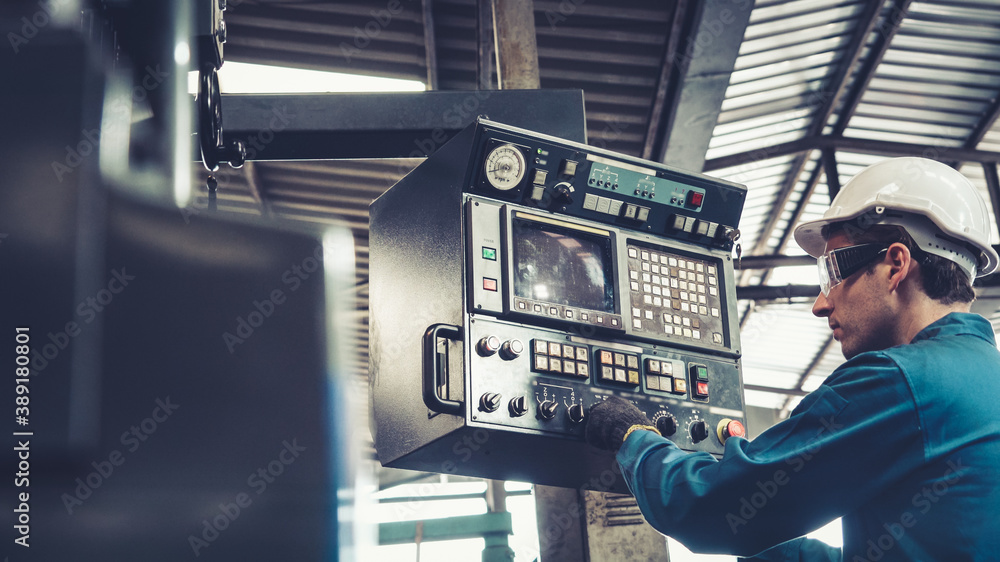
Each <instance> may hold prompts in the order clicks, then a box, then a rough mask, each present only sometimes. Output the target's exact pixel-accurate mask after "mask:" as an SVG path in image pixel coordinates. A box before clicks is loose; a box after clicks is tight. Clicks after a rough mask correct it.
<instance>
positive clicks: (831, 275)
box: [816, 242, 891, 297]
mask: <svg viewBox="0 0 1000 562" xmlns="http://www.w3.org/2000/svg"><path fill="white" fill-rule="evenodd" d="M890 245H891V244H886V243H884V242H873V243H871V244H858V245H856V246H845V247H843V248H837V249H836V250H830V251H829V252H827V253H825V254H823V255H822V256H820V257H818V258H816V263H817V265H818V266H819V287H820V289H821V290H822V291H823V296H825V297H826V296H830V289H832V288H834V287H836V286H837V285H839V284H840V283H841V282H842V281H843V280H844V279H847V278H848V277H850V276H851V275H854V274H855V273H857V272H858V271H860V270H861V268H863V267H865V266H866V265H868V264H869V263H871V261H872V260H874V259H875V258H877V257H880V256H882V255H883V254H885V252H886V251H887V250H888V249H889V246H890Z"/></svg>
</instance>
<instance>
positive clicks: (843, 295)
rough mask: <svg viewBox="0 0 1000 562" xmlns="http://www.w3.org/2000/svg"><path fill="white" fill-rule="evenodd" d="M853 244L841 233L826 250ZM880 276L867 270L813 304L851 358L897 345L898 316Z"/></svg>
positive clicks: (847, 355)
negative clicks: (891, 306) (893, 311)
mask: <svg viewBox="0 0 1000 562" xmlns="http://www.w3.org/2000/svg"><path fill="white" fill-rule="evenodd" d="M852 245H854V243H853V242H851V240H850V239H849V238H848V236H847V235H846V234H844V233H843V232H838V233H836V234H834V235H833V236H831V237H830V239H829V240H827V243H826V251H827V252H829V251H830V250H836V249H837V248H843V247H845V246H852ZM878 273H879V269H876V271H875V273H874V274H868V273H867V268H863V269H861V270H860V271H858V272H855V273H854V274H853V275H851V276H849V277H848V278H847V279H844V281H843V282H842V283H840V284H839V285H837V286H835V287H833V288H831V289H830V294H829V295H826V296H824V295H823V294H822V293H820V295H819V296H818V297H816V303H815V304H814V305H813V309H812V312H813V314H815V315H816V316H819V317H821V318H827V319H828V322H829V325H830V328H831V329H832V330H833V337H834V339H836V340H837V341H839V342H840V346H841V350H842V351H843V353H844V357H846V358H847V359H850V358H852V357H854V356H855V355H857V354H859V353H864V352H865V351H877V350H881V349H886V348H888V347H891V346H893V345H895V343H894V341H895V340H894V339H893V334H894V333H895V328H896V326H895V322H894V314H893V313H892V310H891V309H890V307H889V305H888V302H887V300H886V298H885V297H886V291H887V288H886V284H885V283H880V282H879V280H880V277H879V275H878Z"/></svg>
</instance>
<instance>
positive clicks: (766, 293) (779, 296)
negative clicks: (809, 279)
mask: <svg viewBox="0 0 1000 562" xmlns="http://www.w3.org/2000/svg"><path fill="white" fill-rule="evenodd" d="M818 294H819V285H759V286H756V287H749V286H744V287H736V298H737V299H740V300H786V299H795V298H806V297H808V298H811V299H812V298H816V295H818Z"/></svg>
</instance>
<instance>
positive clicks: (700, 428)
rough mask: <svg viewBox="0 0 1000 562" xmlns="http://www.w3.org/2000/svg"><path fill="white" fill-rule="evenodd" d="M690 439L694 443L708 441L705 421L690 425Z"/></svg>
mask: <svg viewBox="0 0 1000 562" xmlns="http://www.w3.org/2000/svg"><path fill="white" fill-rule="evenodd" d="M691 439H693V440H694V442H695V443H697V442H699V441H704V440H705V439H708V426H707V425H706V424H705V420H697V421H694V422H692V423H691Z"/></svg>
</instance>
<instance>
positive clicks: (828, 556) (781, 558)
mask: <svg viewBox="0 0 1000 562" xmlns="http://www.w3.org/2000/svg"><path fill="white" fill-rule="evenodd" d="M842 560H843V554H842V553H841V551H840V549H839V548H834V547H832V546H830V545H828V544H826V543H825V542H823V541H818V540H816V539H807V538H805V537H799V538H797V539H792V540H790V541H788V542H784V543H781V544H779V545H778V546H776V547H774V548H769V549H767V550H765V551H764V552H761V553H760V554H758V555H757V556H754V557H752V558H740V560H739V562H841V561H842Z"/></svg>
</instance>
